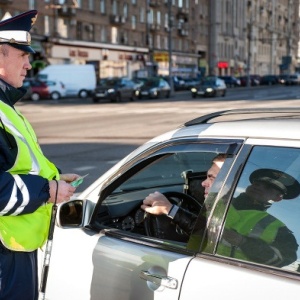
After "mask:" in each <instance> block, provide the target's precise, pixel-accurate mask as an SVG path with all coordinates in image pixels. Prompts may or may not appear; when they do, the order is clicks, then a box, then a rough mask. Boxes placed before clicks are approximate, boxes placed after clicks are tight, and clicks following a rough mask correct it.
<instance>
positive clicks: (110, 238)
mask: <svg viewBox="0 0 300 300" xmlns="http://www.w3.org/2000/svg"><path fill="white" fill-rule="evenodd" d="M240 143H241V141H237V140H234V141H232V140H224V139H222V140H211V139H210V140H198V139H191V140H176V139H174V140H173V141H172V142H169V143H166V144H164V143H163V144H158V145H157V146H155V147H154V146H152V147H150V149H149V150H147V151H143V152H141V153H140V154H139V155H137V156H130V158H127V159H126V160H124V162H122V163H120V164H119V165H118V166H117V167H116V168H115V169H114V170H112V171H108V173H107V175H105V174H104V175H103V176H102V177H101V178H102V179H101V183H100V184H94V185H92V187H91V189H90V193H87V194H85V199H84V201H83V203H85V204H90V205H86V206H85V208H84V209H83V212H82V214H83V216H84V218H83V219H84V220H85V221H84V227H83V229H78V228H77V226H73V224H71V225H70V226H69V228H68V229H59V230H57V231H56V233H55V241H54V246H53V255H52V258H51V261H52V262H51V267H50V272H49V279H48V286H47V299H50V300H51V299H55V300H60V299H74V300H77V299H78V300H79V299H80V300H85V299H102V300H115V299H120V300H124V299H143V300H148V299H180V297H181V288H182V282H183V281H184V278H185V273H186V270H187V269H188V266H189V264H190V262H191V261H192V260H193V259H194V257H195V254H196V253H197V252H198V250H199V248H200V244H201V240H202V239H201V238H200V239H199V240H196V241H193V242H192V243H190V241H189V235H188V234H186V233H184V232H183V231H182V230H180V229H179V228H178V227H177V226H175V225H174V224H173V223H172V222H171V220H169V218H168V217H166V216H164V217H165V219H164V221H163V222H162V220H160V219H155V218H154V219H153V220H152V221H149V216H147V215H145V214H144V212H143V211H142V210H141V209H140V206H141V203H142V201H143V199H144V198H145V197H146V196H147V195H148V194H149V193H151V192H154V191H160V192H162V193H170V192H177V193H180V194H183V195H185V197H187V199H189V200H188V202H186V203H185V201H181V200H180V199H179V198H177V199H176V197H175V200H174V199H173V200H172V201H175V202H176V203H177V204H178V205H181V206H183V207H186V208H188V209H190V210H191V211H195V213H196V212H197V213H200V208H201V203H203V187H202V186H201V182H202V181H203V180H204V179H205V178H206V171H207V170H208V168H209V167H210V165H211V162H212V159H213V158H214V157H215V156H216V155H217V154H218V153H227V154H228V155H229V156H231V158H230V159H229V163H228V164H227V166H226V169H227V171H228V168H229V167H230V164H231V163H232V161H233V160H232V157H234V155H235V154H236V153H237V151H238V149H239V147H240ZM224 174H227V172H225V171H224ZM95 195H97V197H98V195H99V199H98V200H95V201H94V198H95ZM212 197H214V195H213V196H212ZM81 202H82V201H81ZM74 203H75V202H74ZM70 205H73V202H72V201H71V202H68V203H66V204H65V205H62V206H61V207H60V209H59V212H58V213H59V221H58V224H60V226H62V224H63V223H62V216H63V211H65V208H66V207H67V208H68V210H67V211H68V213H65V214H66V215H67V216H69V211H71V210H69V208H70V207H71V206H70ZM146 220H148V221H147V222H146ZM151 222H152V223H151ZM160 222H162V224H165V225H166V227H164V228H165V229H164V230H163V231H162V232H161V231H159V230H152V228H153V226H154V225H155V224H157V223H160ZM149 224H152V227H151V226H150V225H149ZM65 227H68V226H65ZM149 228H151V230H149ZM157 228H158V227H157ZM162 235H163V236H162ZM194 281H195V284H196V285H198V278H197V277H195V278H194ZM195 297H196V298H197V297H198V295H195ZM196 298H191V299H196ZM197 299H198V298H197Z"/></svg>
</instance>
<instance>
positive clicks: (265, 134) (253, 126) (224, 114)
mask: <svg viewBox="0 0 300 300" xmlns="http://www.w3.org/2000/svg"><path fill="white" fill-rule="evenodd" d="M299 131H300V107H299V108H277V109H270V108H260V109H236V110H225V111H218V112H214V113H212V114H208V115H204V116H201V117H199V118H196V119H193V120H190V121H188V122H186V123H185V124H183V125H182V126H180V127H179V128H177V129H175V130H173V131H170V132H168V133H166V134H164V135H162V136H160V137H158V139H162V140H163V139H164V140H167V139H172V138H180V137H192V136H195V137H220V138H222V137H223V138H268V139H270V138H272V139H293V140H299V139H300V136H299ZM168 136H169V137H168ZM158 139H157V138H156V140H158Z"/></svg>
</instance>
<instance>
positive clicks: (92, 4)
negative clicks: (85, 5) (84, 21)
mask: <svg viewBox="0 0 300 300" xmlns="http://www.w3.org/2000/svg"><path fill="white" fill-rule="evenodd" d="M89 10H90V11H94V10H95V6H94V0H89Z"/></svg>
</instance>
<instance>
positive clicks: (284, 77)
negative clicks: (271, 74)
mask: <svg viewBox="0 0 300 300" xmlns="http://www.w3.org/2000/svg"><path fill="white" fill-rule="evenodd" d="M288 77H289V75H288V74H281V75H278V78H279V83H280V84H286V80H287V79H288Z"/></svg>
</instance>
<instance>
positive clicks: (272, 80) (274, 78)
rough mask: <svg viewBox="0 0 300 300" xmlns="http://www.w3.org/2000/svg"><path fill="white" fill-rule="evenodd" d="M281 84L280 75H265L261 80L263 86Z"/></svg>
mask: <svg viewBox="0 0 300 300" xmlns="http://www.w3.org/2000/svg"><path fill="white" fill-rule="evenodd" d="M279 83H280V81H279V77H278V75H264V76H262V77H261V80H260V84H261V85H275V84H279Z"/></svg>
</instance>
